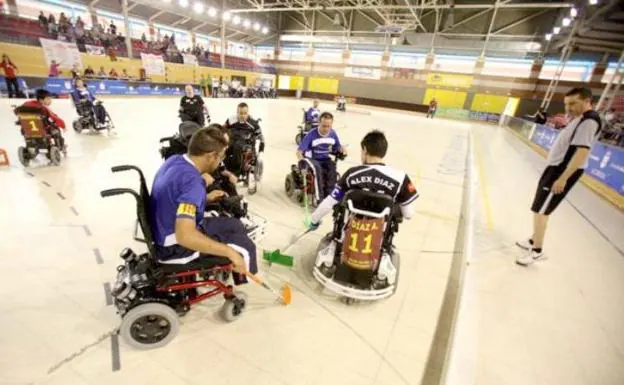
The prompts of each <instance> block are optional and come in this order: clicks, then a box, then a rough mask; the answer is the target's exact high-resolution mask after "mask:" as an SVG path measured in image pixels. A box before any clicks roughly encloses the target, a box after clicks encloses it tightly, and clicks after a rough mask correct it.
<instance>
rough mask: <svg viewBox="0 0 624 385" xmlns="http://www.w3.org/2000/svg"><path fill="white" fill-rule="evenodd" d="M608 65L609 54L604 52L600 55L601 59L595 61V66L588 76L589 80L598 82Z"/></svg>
mask: <svg viewBox="0 0 624 385" xmlns="http://www.w3.org/2000/svg"><path fill="white" fill-rule="evenodd" d="M608 66H609V54H608V53H605V54H604V55H603V56H602V59H600V61H599V62H598V63H596V66H595V67H594V70H593V71H592V74H591V77H590V78H589V82H590V83H598V84H599V83H600V82H601V81H602V78H603V76H604V74H605V72H606V71H607V67H608Z"/></svg>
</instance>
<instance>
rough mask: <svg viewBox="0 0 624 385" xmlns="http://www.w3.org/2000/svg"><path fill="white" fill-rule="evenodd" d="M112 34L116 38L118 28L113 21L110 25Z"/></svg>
mask: <svg viewBox="0 0 624 385" xmlns="http://www.w3.org/2000/svg"><path fill="white" fill-rule="evenodd" d="M109 28H110V32H111V35H113V36H116V35H117V26H116V25H115V22H114V21H113V20H112V19H111V23H110V26H109Z"/></svg>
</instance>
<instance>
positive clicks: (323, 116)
mask: <svg viewBox="0 0 624 385" xmlns="http://www.w3.org/2000/svg"><path fill="white" fill-rule="evenodd" d="M321 119H331V120H334V115H332V113H331V112H327V111H325V112H323V113H322V114H321V116H320V117H319V120H321Z"/></svg>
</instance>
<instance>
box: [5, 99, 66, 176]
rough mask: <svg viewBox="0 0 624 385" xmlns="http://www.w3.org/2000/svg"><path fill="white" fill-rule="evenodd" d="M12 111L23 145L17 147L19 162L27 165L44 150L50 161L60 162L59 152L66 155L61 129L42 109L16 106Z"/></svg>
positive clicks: (52, 162)
mask: <svg viewBox="0 0 624 385" xmlns="http://www.w3.org/2000/svg"><path fill="white" fill-rule="evenodd" d="M13 112H14V113H15V115H16V116H17V122H15V124H16V125H17V126H20V127H21V130H20V131H21V133H22V136H23V137H24V140H25V142H26V144H25V146H20V147H19V148H18V149H17V155H18V157H19V161H20V163H21V164H22V165H23V166H24V167H28V165H29V164H30V161H31V160H33V159H35V158H36V157H37V155H39V153H40V152H45V154H46V157H47V158H48V159H49V160H50V163H51V164H53V165H55V166H58V165H60V164H61V153H63V154H64V155H65V156H67V148H66V146H65V144H64V143H65V141H64V139H63V137H62V136H61V130H60V129H59V128H58V127H57V126H56V124H54V122H52V121H51V120H50V119H49V118H48V117H47V116H46V113H45V111H44V110H43V109H41V108H38V107H24V106H20V107H16V108H15V109H14V110H13Z"/></svg>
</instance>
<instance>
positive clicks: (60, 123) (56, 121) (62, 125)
mask: <svg viewBox="0 0 624 385" xmlns="http://www.w3.org/2000/svg"><path fill="white" fill-rule="evenodd" d="M46 111H47V112H48V117H49V118H50V119H52V121H53V122H54V124H56V125H57V126H58V127H59V128H62V129H63V130H64V129H65V121H64V120H63V119H61V118H60V117H59V116H58V115H57V114H55V113H54V112H52V111H50V109H49V108H46Z"/></svg>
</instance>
